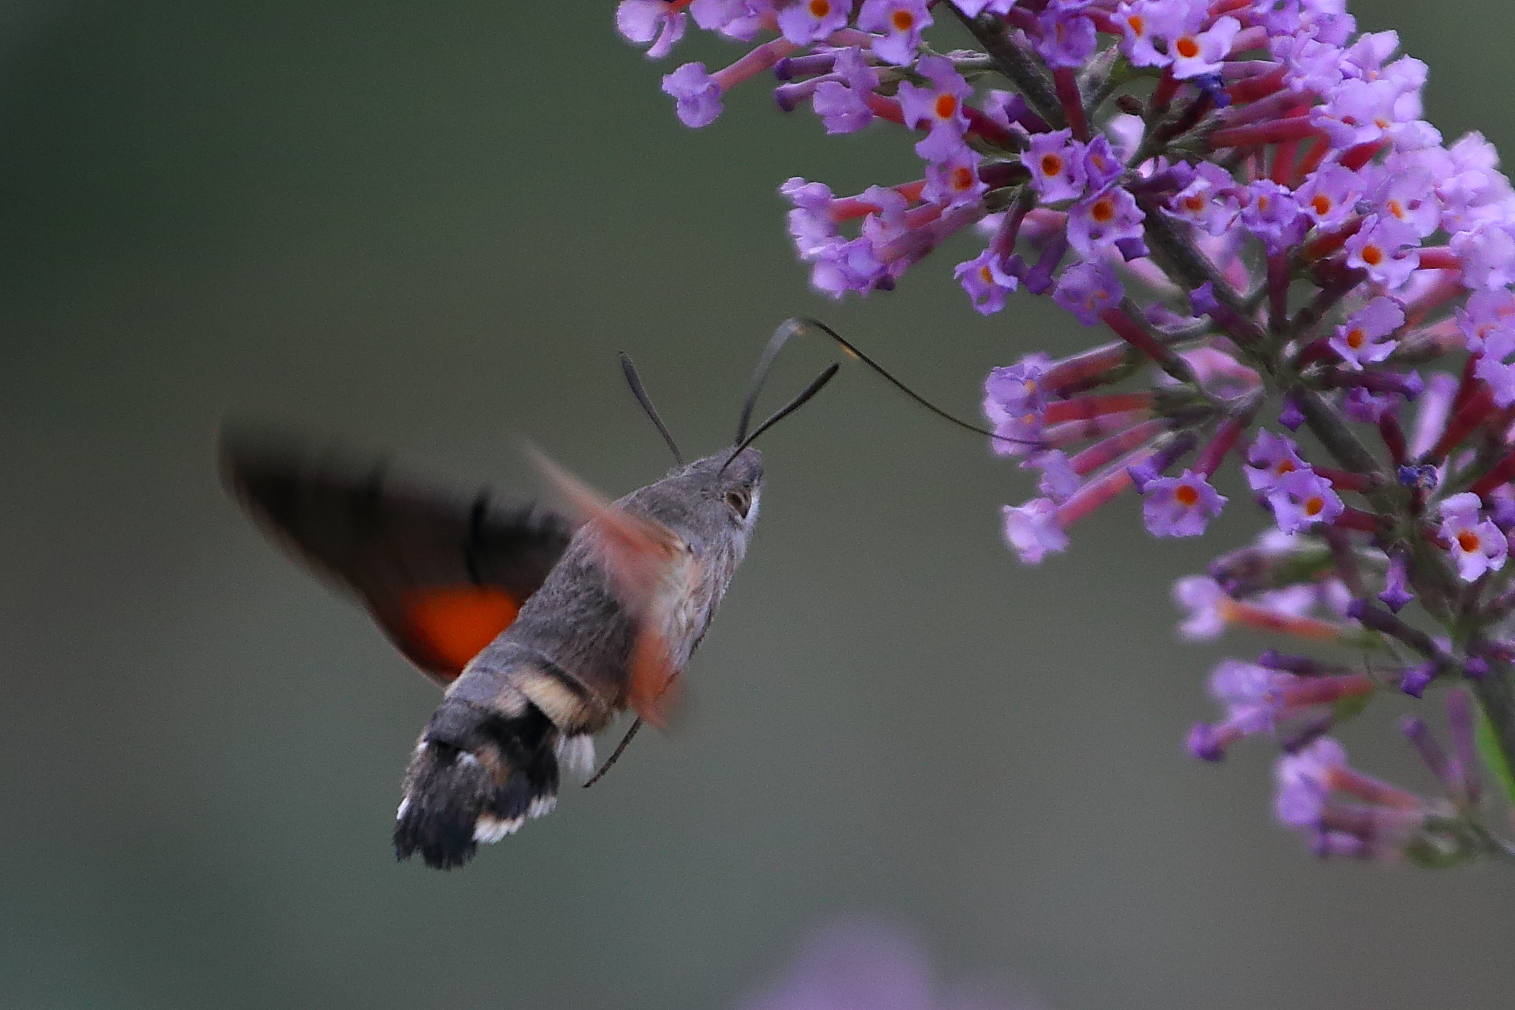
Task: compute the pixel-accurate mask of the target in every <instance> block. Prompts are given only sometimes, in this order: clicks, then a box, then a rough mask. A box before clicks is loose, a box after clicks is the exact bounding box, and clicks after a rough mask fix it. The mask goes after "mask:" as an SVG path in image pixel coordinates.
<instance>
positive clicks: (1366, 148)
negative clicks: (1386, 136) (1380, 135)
mask: <svg viewBox="0 0 1515 1010" xmlns="http://www.w3.org/2000/svg"><path fill="white" fill-rule="evenodd" d="M1386 143H1387V141H1383V140H1374V141H1370V142H1369V143H1366V144H1358V145H1357V146H1356V147H1354V148H1351V149H1349V150H1348V151H1347V153H1346V154H1343V155H1342V156H1341V163H1342V165H1343V166H1344V167H1346V168H1350V169H1351V170H1352V171H1354V172H1355V171H1357V170H1358V169H1359V168H1362V167H1363V166H1364V165H1366V164H1367V163H1368V162H1370V161H1372V160H1373V156H1374V155H1375V154H1377V153H1378V152H1379V151H1382V150H1383V149H1384V146H1385V144H1386Z"/></svg>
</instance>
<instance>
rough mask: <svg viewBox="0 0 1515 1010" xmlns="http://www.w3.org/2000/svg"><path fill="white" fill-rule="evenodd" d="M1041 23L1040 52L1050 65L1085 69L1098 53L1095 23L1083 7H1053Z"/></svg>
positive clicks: (1045, 14)
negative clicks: (1091, 57) (1095, 51)
mask: <svg viewBox="0 0 1515 1010" xmlns="http://www.w3.org/2000/svg"><path fill="white" fill-rule="evenodd" d="M1037 20H1038V21H1039V23H1040V27H1041V37H1040V38H1039V39H1037V40H1036V51H1037V53H1039V54H1040V55H1041V58H1042V59H1044V60H1046V61H1047V66H1049V67H1077V66H1082V65H1083V63H1084V62H1085V61H1086V60H1088V59H1089V57H1090V56H1091V55H1092V54H1093V53H1094V46H1095V41H1096V40H1095V37H1094V22H1093V21H1091V20H1090V19H1089V18H1088V17H1086V16H1085V15H1084V13H1083V4H1050V5H1048V7H1047V9H1046V10H1045V11H1043V12H1042V14H1041V17H1040V18H1038V19H1037Z"/></svg>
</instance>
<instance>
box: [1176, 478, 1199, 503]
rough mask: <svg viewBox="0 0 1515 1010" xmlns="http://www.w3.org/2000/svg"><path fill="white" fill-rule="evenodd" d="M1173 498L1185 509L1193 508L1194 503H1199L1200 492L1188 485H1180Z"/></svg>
mask: <svg viewBox="0 0 1515 1010" xmlns="http://www.w3.org/2000/svg"><path fill="white" fill-rule="evenodd" d="M1173 497H1174V499H1175V500H1176V501H1177V502H1178V503H1179V504H1180V505H1182V506H1183V507H1184V508H1193V507H1194V503H1195V502H1197V501H1199V492H1198V491H1196V490H1195V489H1194V488H1192V487H1190V486H1189V485H1188V484H1180V485H1179V486H1178V490H1177V491H1174V492H1173Z"/></svg>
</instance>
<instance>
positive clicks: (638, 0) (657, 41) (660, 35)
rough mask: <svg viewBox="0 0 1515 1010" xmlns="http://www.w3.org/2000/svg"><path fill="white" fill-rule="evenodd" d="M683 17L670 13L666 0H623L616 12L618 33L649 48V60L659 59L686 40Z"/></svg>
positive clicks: (679, 14)
mask: <svg viewBox="0 0 1515 1010" xmlns="http://www.w3.org/2000/svg"><path fill="white" fill-rule="evenodd" d="M685 20H686V18H685V16H684V14H683V13H682V12H681V13H678V14H670V13H668V5H667V4H666V3H664V2H663V0H621V2H620V4H618V5H617V6H616V9H615V26H616V30H617V31H619V32H620V33H621V35H623V36H624V37H625V38H626V39H627V41H630V42H635V43H636V44H638V45H643V46H645V45H648V44H649V43H651V45H650V48H648V50H647V58H648V59H650V60H660V59H662V58H663V57H664V56H667V55H668V54H669V53H671V52H672V51H673V47H674V46H676V45H678V43H679V40H680V39H682V38H683V37H684V22H685Z"/></svg>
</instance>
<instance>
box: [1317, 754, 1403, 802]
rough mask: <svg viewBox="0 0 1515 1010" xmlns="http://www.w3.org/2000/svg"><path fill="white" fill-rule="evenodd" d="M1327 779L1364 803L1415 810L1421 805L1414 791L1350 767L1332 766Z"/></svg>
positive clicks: (1333, 785) (1337, 787) (1335, 786)
mask: <svg viewBox="0 0 1515 1010" xmlns="http://www.w3.org/2000/svg"><path fill="white" fill-rule="evenodd" d="M1327 780H1328V782H1329V784H1330V785H1331V786H1332V787H1333V788H1335V789H1339V790H1341V791H1342V792H1344V793H1348V794H1350V795H1352V796H1356V797H1357V798H1358V799H1360V800H1362V801H1363V802H1365V803H1371V804H1374V805H1376V806H1381V807H1393V808H1395V809H1398V810H1415V809H1417V808H1419V807H1420V806H1421V801H1420V797H1419V796H1416V795H1415V794H1414V793H1412V792H1407V791H1405V790H1403V789H1401V788H1399V787H1398V786H1395V785H1390V784H1389V783H1387V782H1384V781H1382V780H1381V779H1375V778H1373V777H1372V776H1371V775H1364V774H1363V773H1362V772H1360V771H1355V770H1353V769H1351V768H1346V767H1343V766H1340V765H1338V766H1336V767H1333V768H1331V769H1330V772H1329V773H1328V775H1327Z"/></svg>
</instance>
